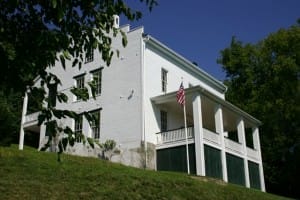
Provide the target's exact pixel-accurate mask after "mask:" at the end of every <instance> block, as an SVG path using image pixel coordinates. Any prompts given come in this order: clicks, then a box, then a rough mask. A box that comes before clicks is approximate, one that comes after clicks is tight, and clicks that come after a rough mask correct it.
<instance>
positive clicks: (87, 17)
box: [0, 0, 157, 153]
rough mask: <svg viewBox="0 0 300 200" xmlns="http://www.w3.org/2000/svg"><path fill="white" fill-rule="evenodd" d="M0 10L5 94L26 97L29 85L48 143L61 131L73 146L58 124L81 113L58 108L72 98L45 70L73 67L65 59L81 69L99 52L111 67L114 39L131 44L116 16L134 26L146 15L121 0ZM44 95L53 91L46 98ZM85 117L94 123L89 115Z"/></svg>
mask: <svg viewBox="0 0 300 200" xmlns="http://www.w3.org/2000/svg"><path fill="white" fill-rule="evenodd" d="M140 2H142V3H144V4H145V5H146V6H147V7H148V8H149V9H150V10H151V9H152V8H153V6H155V5H156V4H157V2H156V0H140ZM0 7H1V9H0V60H1V75H2V76H1V79H0V85H1V86H3V88H4V89H3V90H2V91H5V90H7V88H13V89H14V91H16V92H21V93H22V94H23V93H24V92H25V91H27V88H26V86H30V88H29V90H30V91H31V92H32V93H36V94H35V95H37V96H38V98H37V99H38V101H37V102H35V103H34V105H35V106H36V107H37V108H38V109H33V110H31V111H35V110H41V115H40V116H39V124H42V123H45V124H47V130H48V134H49V135H50V137H49V139H50V140H51V139H52V138H56V137H57V134H58V133H61V132H63V133H65V134H66V135H67V137H66V138H67V143H68V144H70V145H72V144H73V143H74V141H73V140H74V139H73V137H74V135H75V134H74V133H73V132H72V130H71V128H69V127H64V128H62V127H59V126H58V124H57V123H56V122H55V120H57V119H61V118H66V117H70V118H76V117H78V114H77V113H75V112H72V111H66V110H56V109H55V104H56V101H59V102H60V103H65V102H67V101H68V98H67V96H66V95H65V94H63V93H61V92H58V91H57V86H58V85H60V84H61V82H60V80H59V78H58V77H56V76H55V75H54V74H51V73H49V72H47V71H46V69H47V68H49V67H50V68H51V67H53V66H54V65H55V62H57V61H58V62H61V65H62V67H63V68H66V67H69V66H66V60H70V61H71V62H72V67H79V68H81V67H82V66H83V65H82V63H83V62H84V59H85V57H88V56H90V55H91V53H92V51H94V50H98V51H99V52H100V53H101V56H102V59H103V61H104V62H105V63H106V64H107V66H109V65H110V62H111V59H112V56H113V55H114V53H115V52H114V50H112V49H111V44H112V37H116V36H117V35H118V34H121V36H122V44H123V46H126V44H127V39H126V34H125V33H124V32H122V30H121V29H117V28H115V27H114V15H122V16H124V17H126V18H127V19H128V20H131V21H134V20H138V19H140V18H141V17H142V13H141V12H140V11H135V10H132V9H131V8H130V7H128V5H127V4H126V2H125V1H123V0H118V1H114V0H99V1H85V0H64V1H59V0H50V1H44V0H32V1H25V0H2V1H0ZM116 51H117V54H118V50H116ZM36 77H39V82H40V89H39V91H38V92H37V88H35V87H33V84H34V80H36V79H35V78H36ZM46 91H49V92H48V96H46V94H47V93H46ZM71 91H72V92H73V93H74V94H75V95H76V96H78V97H80V98H81V99H82V100H86V99H87V89H86V88H85V89H78V88H73V89H72V90H71ZM92 91H93V90H92ZM35 95H34V94H33V95H32V96H35ZM93 96H95V95H94V94H93ZM18 100H19V101H20V99H18ZM45 105H47V106H45ZM5 106H6V105H5V104H3V107H5ZM84 116H85V117H86V118H87V119H88V120H90V119H91V117H90V116H89V115H88V114H86V113H85V114H84ZM7 132H10V131H7ZM75 137H79V136H78V135H75ZM76 139H78V138H75V140H76ZM49 142H50V141H48V143H47V145H46V147H47V146H49ZM61 142H62V141H61ZM65 147H66V140H65V139H64V140H63V142H62V143H60V146H59V153H62V151H63V150H64V149H65Z"/></svg>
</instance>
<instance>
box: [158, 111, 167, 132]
mask: <svg viewBox="0 0 300 200" xmlns="http://www.w3.org/2000/svg"><path fill="white" fill-rule="evenodd" d="M167 128H168V115H167V112H166V111H163V110H161V111H160V129H161V132H163V131H167Z"/></svg>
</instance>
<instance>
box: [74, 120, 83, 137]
mask: <svg viewBox="0 0 300 200" xmlns="http://www.w3.org/2000/svg"><path fill="white" fill-rule="evenodd" d="M82 127H83V116H82V115H79V119H75V120H74V133H75V135H76V134H82ZM76 142H81V139H78V140H77V141H76Z"/></svg>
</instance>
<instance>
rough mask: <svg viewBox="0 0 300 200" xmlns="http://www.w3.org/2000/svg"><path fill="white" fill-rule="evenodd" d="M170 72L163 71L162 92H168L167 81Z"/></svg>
mask: <svg viewBox="0 0 300 200" xmlns="http://www.w3.org/2000/svg"><path fill="white" fill-rule="evenodd" d="M167 75H168V72H167V71H166V70H165V69H161V90H162V92H167V80H168V76H167Z"/></svg>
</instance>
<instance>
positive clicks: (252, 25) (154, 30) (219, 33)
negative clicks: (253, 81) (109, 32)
mask: <svg viewBox="0 0 300 200" xmlns="http://www.w3.org/2000/svg"><path fill="white" fill-rule="evenodd" d="M126 2H128V4H129V5H130V6H131V7H132V8H135V9H140V10H142V12H143V18H142V19H140V20H139V21H138V22H134V23H132V22H131V23H130V24H131V25H132V27H137V26H141V25H142V26H144V28H145V33H147V34H150V35H151V36H153V37H155V38H156V39H158V40H159V41H161V42H162V43H164V44H165V45H167V46H168V47H170V48H171V49H173V50H174V51H176V52H177V53H179V54H180V55H182V56H184V57H185V58H187V59H188V60H190V61H192V62H193V61H194V62H196V63H198V66H199V67H201V68H202V69H204V70H205V71H206V72H208V73H209V74H211V75H213V76H214V77H216V78H217V79H219V80H224V78H225V73H224V72H223V71H222V68H221V66H220V65H218V64H217V63H216V60H217V58H218V57H219V55H220V51H221V50H222V49H224V48H226V47H228V46H229V44H230V41H231V38H232V36H236V37H237V39H238V40H241V41H243V42H245V43H256V42H257V41H259V40H262V39H263V38H265V37H267V36H268V35H269V34H270V33H272V32H275V31H277V30H278V29H280V28H287V27H289V26H291V25H293V24H296V21H297V19H298V18H300V0H226V1H225V0H185V1H180V0H158V3H159V5H158V6H157V7H155V8H154V9H153V11H152V12H151V13H150V12H149V11H148V10H146V9H145V6H143V4H141V3H140V1H139V0H128V1H126ZM120 23H121V25H122V24H125V23H128V21H126V20H125V19H124V18H122V17H121V19H120Z"/></svg>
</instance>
